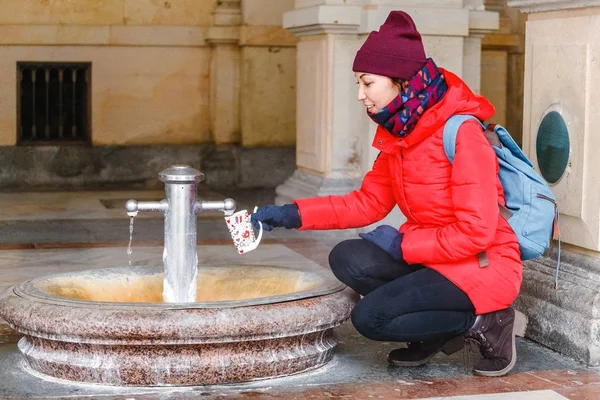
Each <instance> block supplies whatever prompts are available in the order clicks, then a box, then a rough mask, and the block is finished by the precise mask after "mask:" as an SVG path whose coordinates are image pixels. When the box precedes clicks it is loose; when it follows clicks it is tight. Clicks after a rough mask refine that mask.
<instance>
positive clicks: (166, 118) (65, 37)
mask: <svg viewBox="0 0 600 400" xmlns="http://www.w3.org/2000/svg"><path fill="white" fill-rule="evenodd" d="M218 3H219V4H222V3H227V2H217V1H216V0H77V1H73V0H2V1H0V87H1V88H2V91H0V145H9V146H10V145H14V144H16V141H17V137H16V135H17V133H16V132H17V128H16V125H17V116H16V101H17V100H16V91H17V81H16V62H18V61H80V62H91V63H92V84H91V96H92V98H91V107H92V122H91V126H92V132H91V134H92V142H93V144H95V145H128V144H137V145H140V144H197V143H204V142H208V141H214V142H216V143H217V144H224V143H241V144H242V145H243V146H248V147H252V146H263V147H269V146H294V145H295V139H296V132H295V101H296V99H295V81H296V65H295V63H296V61H295V60H296V58H295V46H296V41H297V40H296V38H295V37H294V35H293V34H291V33H289V32H287V31H285V30H283V29H282V28H281V22H282V14H283V12H285V11H287V10H290V9H292V8H293V3H294V2H293V0H278V1H277V3H276V5H275V4H273V1H267V0H244V1H242V2H241V3H239V4H238V6H239V8H240V13H241V14H242V15H243V22H241V24H240V25H237V26H232V27H231V28H230V27H225V28H224V29H225V31H223V32H220V31H219V29H220V27H214V26H213V24H214V23H215V22H214V20H213V15H212V13H213V12H214V11H215V9H216V7H217V4H218ZM229 3H233V4H235V3H236V2H235V1H233V2H231V1H230V2H229ZM215 28H216V29H217V31H214V29H215ZM215 32H216V33H215ZM228 35H231V40H229V42H228V44H227V46H230V48H232V49H233V52H229V53H228V52H227V51H225V52H223V51H220V52H219V53H218V54H221V57H229V58H228V59H227V60H216V59H214V58H215V57H214V55H215V54H217V51H216V49H217V46H220V44H221V38H222V37H227V36H228ZM215 36H216V37H217V39H216V40H213V39H214V37H215ZM235 49H237V50H235ZM228 54H229V55H228ZM215 68H226V69H227V70H226V71H223V70H222V69H221V70H220V71H219V72H218V73H216V72H215ZM215 85H217V86H218V85H226V87H227V89H225V91H222V90H221V91H219V90H215V89H214V87H215ZM211 93H212V94H213V97H214V98H212V99H211ZM231 105H234V106H235V107H237V108H238V109H237V110H235V111H233V110H231V109H230V108H231V107H230V106H231ZM211 113H212V117H211Z"/></svg>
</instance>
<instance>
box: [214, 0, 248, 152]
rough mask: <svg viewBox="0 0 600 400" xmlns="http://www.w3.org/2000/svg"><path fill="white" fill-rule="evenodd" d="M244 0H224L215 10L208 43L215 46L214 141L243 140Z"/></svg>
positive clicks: (232, 141)
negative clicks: (241, 64) (241, 108)
mask: <svg viewBox="0 0 600 400" xmlns="http://www.w3.org/2000/svg"><path fill="white" fill-rule="evenodd" d="M240 2H241V0H221V1H219V2H218V3H217V4H218V5H217V7H216V8H215V11H214V12H213V25H212V26H211V27H209V29H208V32H207V36H206V43H208V44H209V45H211V46H212V49H213V50H212V60H211V68H210V71H211V72H210V128H211V133H212V135H213V139H214V141H215V144H217V145H220V144H226V143H237V142H239V141H240V94H239V92H240V63H241V57H240V47H239V45H238V43H239V40H240V25H241V23H242V11H241V5H240Z"/></svg>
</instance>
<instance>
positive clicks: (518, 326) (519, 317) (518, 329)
mask: <svg viewBox="0 0 600 400" xmlns="http://www.w3.org/2000/svg"><path fill="white" fill-rule="evenodd" d="M526 329H527V317H526V316H525V314H523V313H520V312H518V311H515V324H514V325H513V334H512V357H511V360H510V364H508V365H507V366H506V367H505V368H503V369H501V370H499V371H480V370H478V369H473V373H475V375H479V376H487V377H492V378H493V377H498V376H504V375H506V374H508V373H509V372H510V371H511V370H512V369H513V368H514V367H515V364H516V363H517V343H516V337H517V336H521V337H522V336H524V335H525V330H526Z"/></svg>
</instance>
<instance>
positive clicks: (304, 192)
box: [276, 0, 498, 225]
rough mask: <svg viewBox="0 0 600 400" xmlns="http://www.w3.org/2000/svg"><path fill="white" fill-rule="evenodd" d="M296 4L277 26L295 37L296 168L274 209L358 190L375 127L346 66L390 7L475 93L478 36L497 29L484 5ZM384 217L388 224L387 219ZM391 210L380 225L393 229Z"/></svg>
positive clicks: (371, 0)
mask: <svg viewBox="0 0 600 400" xmlns="http://www.w3.org/2000/svg"><path fill="white" fill-rule="evenodd" d="M443 3H444V4H443V5H440V2H439V1H433V0H431V1H422V0H397V1H393V2H390V1H383V0H381V1H380V0H352V1H344V2H342V1H339V0H296V2H295V10H293V11H290V12H287V13H285V14H284V20H283V26H284V28H286V29H289V30H290V31H292V32H293V33H295V34H296V35H298V36H299V38H300V41H299V43H298V52H297V65H298V67H297V88H298V89H297V106H296V107H297V109H296V116H297V118H296V121H297V124H296V139H297V140H296V142H297V145H296V146H297V147H296V156H297V160H296V163H297V170H296V171H295V173H294V174H293V176H292V177H291V178H290V179H288V180H287V181H286V182H285V183H284V184H283V185H280V186H278V187H277V195H278V196H277V199H276V202H277V203H278V204H284V203H289V202H291V201H292V200H294V199H297V198H303V197H312V196H324V195H330V194H345V193H348V192H350V191H352V190H354V189H357V188H358V187H359V185H360V183H361V181H362V178H363V176H364V174H365V173H366V172H368V171H369V170H370V169H371V166H372V164H373V161H374V159H375V157H376V156H377V151H376V150H375V149H373V148H372V147H371V142H372V140H373V135H374V133H375V128H376V127H375V124H374V123H373V122H372V121H371V120H370V119H369V117H368V116H367V114H366V111H365V109H364V107H363V105H362V104H361V103H359V102H358V101H357V100H356V96H357V91H356V82H355V79H354V76H353V73H352V63H353V61H354V56H355V55H356V52H357V51H358V49H359V48H360V46H361V45H362V43H363V42H364V41H365V39H366V37H367V35H368V34H369V33H370V32H371V31H373V30H378V29H379V27H380V25H381V24H383V22H384V21H385V19H386V18H387V16H388V14H389V13H390V11H392V10H404V11H406V12H408V13H409V14H410V15H411V16H412V17H413V19H414V21H415V24H416V25H417V28H418V29H419V31H420V32H421V34H422V36H423V43H424V46H425V52H426V54H427V55H428V56H429V57H433V58H434V59H435V60H436V63H437V64H438V65H440V66H442V67H445V68H447V69H449V70H451V71H453V72H455V73H457V74H458V75H461V76H462V77H463V79H465V81H466V82H467V83H468V84H469V85H470V86H471V87H472V88H473V89H474V90H475V91H478V90H479V86H480V64H479V60H480V51H481V35H482V34H483V33H485V32H488V31H490V30H492V29H496V28H497V26H498V15H497V14H496V13H493V12H492V13H490V12H486V11H485V10H484V7H483V0H471V1H466V2H463V1H462V0H446V1H444V2H443ZM389 218H391V220H389ZM402 219H403V217H402V215H401V214H400V213H399V212H398V211H397V210H395V211H394V212H393V213H392V214H391V215H390V217H388V220H386V223H391V224H393V225H398V224H400V223H401V221H402Z"/></svg>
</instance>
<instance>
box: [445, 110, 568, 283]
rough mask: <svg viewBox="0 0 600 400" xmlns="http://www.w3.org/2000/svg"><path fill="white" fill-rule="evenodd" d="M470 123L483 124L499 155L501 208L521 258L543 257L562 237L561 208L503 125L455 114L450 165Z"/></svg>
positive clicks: (449, 129)
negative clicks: (461, 133)
mask: <svg viewBox="0 0 600 400" xmlns="http://www.w3.org/2000/svg"><path fill="white" fill-rule="evenodd" d="M467 120H474V121H477V122H479V123H480V124H481V126H482V127H483V129H484V131H485V134H486V137H487V139H488V141H489V142H490V143H491V144H492V148H493V149H494V151H495V152H496V155H497V156H498V163H499V164H500V171H499V174H498V175H499V177H500V183H501V184H502V188H503V189H504V199H505V201H506V208H505V207H503V206H501V205H500V204H499V205H498V207H499V208H500V214H501V215H502V216H503V217H504V218H505V219H506V220H507V221H508V223H509V225H510V226H511V228H512V229H513V231H514V232H515V234H516V235H517V239H518V241H519V247H520V249H521V259H522V260H532V259H534V258H537V257H539V256H541V255H542V254H543V253H544V251H545V250H546V249H547V248H549V247H550V241H551V240H552V238H553V237H554V238H555V239H556V238H559V236H560V234H559V231H558V209H557V207H556V200H555V198H554V195H553V194H552V191H551V190H550V187H549V186H548V184H547V183H546V181H545V180H544V179H543V178H542V177H541V176H540V175H539V174H538V173H537V172H536V171H535V170H534V169H533V166H532V164H531V162H530V161H529V160H528V159H527V157H526V156H525V154H523V152H522V151H521V149H520V148H519V146H518V145H517V144H516V143H515V141H514V140H513V138H512V137H511V136H510V134H509V133H508V132H507V131H506V129H504V128H503V127H502V126H500V125H494V124H483V123H481V121H479V120H478V119H477V118H475V117H474V116H472V115H454V116H452V117H450V118H449V119H448V121H446V124H445V125H444V151H445V152H446V156H447V157H448V160H449V161H450V163H452V161H453V160H454V154H455V150H456V135H457V134H458V128H459V127H460V125H461V124H462V123H463V122H465V121H467ZM498 139H499V142H498ZM559 244H560V242H559ZM559 260H560V246H559ZM557 279H558V267H557Z"/></svg>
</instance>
